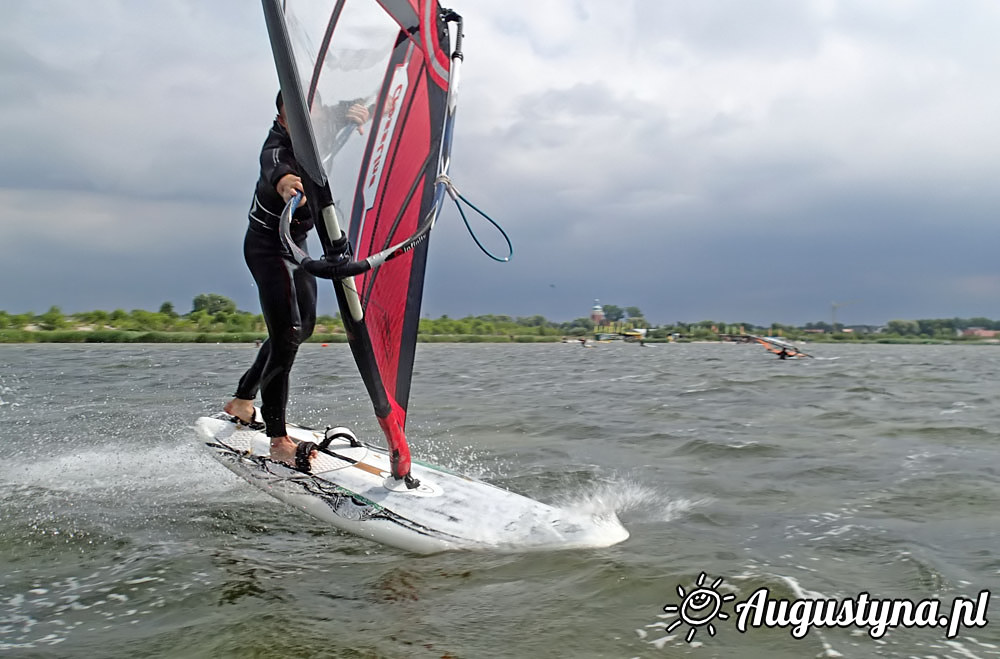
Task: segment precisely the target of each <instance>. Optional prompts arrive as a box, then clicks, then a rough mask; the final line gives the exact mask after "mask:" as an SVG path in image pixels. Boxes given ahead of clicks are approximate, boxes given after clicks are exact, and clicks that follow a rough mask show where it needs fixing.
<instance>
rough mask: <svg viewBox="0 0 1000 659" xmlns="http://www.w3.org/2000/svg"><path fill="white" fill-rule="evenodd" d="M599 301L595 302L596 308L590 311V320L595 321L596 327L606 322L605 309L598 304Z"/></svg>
mask: <svg viewBox="0 0 1000 659" xmlns="http://www.w3.org/2000/svg"><path fill="white" fill-rule="evenodd" d="M598 302H599V301H598V300H594V308H593V309H591V310H590V319H591V320H592V321H594V324H595V325H600V324H601V323H603V322H604V309H602V308H601V305H600V304H599V303H598Z"/></svg>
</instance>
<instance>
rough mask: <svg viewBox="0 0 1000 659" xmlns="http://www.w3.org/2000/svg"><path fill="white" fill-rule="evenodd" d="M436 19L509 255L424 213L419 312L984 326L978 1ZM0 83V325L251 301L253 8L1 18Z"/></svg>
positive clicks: (993, 277)
mask: <svg viewBox="0 0 1000 659" xmlns="http://www.w3.org/2000/svg"><path fill="white" fill-rule="evenodd" d="M456 9H458V10H459V11H461V12H462V13H463V14H464V15H465V18H466V43H465V50H466V63H465V68H464V71H463V81H462V93H461V98H460V110H459V116H458V125H457V129H458V133H457V138H456V145H455V154H454V159H453V178H454V179H455V181H456V183H457V184H458V186H459V188H460V189H461V190H462V191H463V192H464V193H465V194H466V195H467V196H468V197H469V198H470V199H472V200H473V201H474V202H475V203H476V204H477V205H478V206H480V207H482V208H483V209H485V210H486V211H487V212H489V213H490V215H491V216H493V217H494V218H495V219H497V220H498V221H500V222H501V223H502V224H503V226H504V227H505V228H506V229H507V230H508V232H509V233H510V234H511V237H512V239H513V240H514V243H515V256H514V260H513V261H512V262H511V263H509V264H503V265H500V264H495V263H493V262H492V261H490V260H489V259H487V258H486V257H484V256H482V255H480V254H479V252H478V250H477V248H476V247H475V245H474V244H473V243H472V241H471V240H470V239H469V238H468V236H467V235H465V228H464V227H463V226H462V223H461V220H460V219H459V218H458V216H457V213H455V211H454V210H452V209H446V211H445V215H444V217H442V219H441V221H440V224H439V226H438V228H436V229H435V235H434V236H433V237H432V240H431V260H430V265H429V268H428V281H427V285H426V289H425V290H426V295H425V305H424V311H425V313H427V314H430V315H432V316H436V315H440V314H442V313H447V314H449V315H452V316H462V315H466V314H478V313H503V314H509V315H534V314H542V315H545V316H547V317H549V318H554V319H571V318H576V317H580V316H583V315H586V313H587V311H588V310H589V307H590V305H591V304H592V301H593V299H594V298H600V299H601V300H603V301H605V302H607V303H613V304H618V305H621V306H631V305H635V306H639V307H640V308H641V309H643V310H644V311H645V312H646V314H647V315H648V316H649V318H650V319H652V320H653V321H654V322H672V321H675V320H691V321H693V320H701V319H715V320H720V321H722V320H727V321H729V320H731V321H737V320H740V321H746V322H754V323H769V322H771V321H777V322H788V323H800V322H806V321H810V320H824V319H828V318H829V313H830V304H831V302H832V301H853V303H852V304H850V305H848V306H845V307H843V309H842V312H841V313H840V314H839V315H838V318H839V319H841V320H844V321H847V322H868V323H875V322H880V321H884V320H888V319H890V318H925V317H947V316H979V315H985V316H993V317H997V316H1000V310H998V308H997V303H996V298H997V296H996V286H997V285H998V284H1000V273H998V269H997V266H996V265H995V261H996V259H995V257H993V255H992V254H990V246H991V245H995V244H997V238H998V237H1000V236H997V232H998V230H997V229H996V228H994V225H995V221H994V218H995V217H996V215H997V210H998V208H1000V204H998V201H1000V200H998V199H997V194H996V192H995V187H996V186H995V183H994V180H995V179H996V178H997V176H998V174H1000V172H998V159H997V157H996V153H997V152H998V150H1000V137H998V135H1000V134H998V133H996V131H993V130H992V129H991V125H992V123H993V121H994V119H993V118H994V117H995V116H997V114H998V110H1000V90H998V89H997V88H996V85H995V84H994V80H993V78H994V77H995V73H994V72H995V71H996V65H997V64H998V59H1000V45H998V44H997V43H996V39H995V34H996V33H997V28H998V27H1000V10H998V9H997V8H996V7H995V6H994V5H993V4H992V3H988V2H985V1H980V0H971V1H970V2H966V3H961V5H956V6H954V7H952V6H950V5H949V6H944V5H941V4H940V3H935V2H930V1H929V0H914V1H913V2H908V3H906V4H905V7H904V6H901V5H898V4H884V3H870V2H864V1H862V0H838V1H836V2H826V1H823V2H820V1H818V0H816V1H800V0H767V1H766V2H758V3H753V5H752V6H751V5H748V4H746V3H743V2H738V1H736V0H731V1H727V2H722V1H719V2H707V3H684V2H652V1H651V0H634V1H632V2H623V3H618V4H615V5H613V6H611V5H607V4H606V3H597V2H593V1H587V0H578V1H576V2H572V3H543V4H539V3H530V2H527V1H526V0H519V1H517V2H509V3H468V6H463V7H456ZM0 82H3V84H2V85H0V130H2V131H3V135H4V149H3V150H2V151H0V202H2V207H3V208H4V212H3V214H2V215H0V279H2V280H3V281H5V282H7V281H19V280H21V279H23V278H24V277H25V273H30V277H28V281H26V282H25V285H23V286H16V287H10V286H4V287H3V290H2V292H0V309H6V310H8V311H15V312H16V311H21V310H28V309H32V310H36V311H39V310H43V309H44V308H47V307H48V305H50V304H56V305H59V306H61V307H62V308H63V309H64V310H68V311H72V310H85V309H93V308H104V309H114V308H119V307H120V308H133V307H144V308H152V307H156V306H158V305H159V304H160V303H161V302H163V301H167V300H169V301H172V302H174V304H175V305H176V306H177V308H179V309H185V308H187V306H188V304H189V303H190V300H191V298H193V296H194V295H197V294H198V293H202V292H218V293H222V294H224V295H228V296H230V297H233V299H235V300H237V302H238V304H239V305H240V306H241V308H245V309H248V310H256V308H257V303H256V292H255V291H254V289H253V287H252V284H251V280H250V278H249V275H248V274H247V273H246V269H245V266H244V265H243V263H242V255H241V251H240V250H241V241H242V232H243V227H244V226H245V214H246V208H247V205H248V202H249V198H250V193H251V188H252V185H253V182H254V179H255V177H256V170H257V163H256V157H257V153H258V149H259V146H260V143H261V141H262V140H263V138H264V135H265V133H266V130H267V127H268V126H269V124H270V121H271V118H272V115H273V110H272V106H271V98H272V94H273V90H274V88H275V85H276V82H275V75H274V72H273V64H272V62H271V60H270V53H269V50H268V45H267V39H266V34H265V31H264V27H263V19H262V17H261V16H259V7H258V6H257V5H253V4H251V5H246V4H245V3H239V2H226V3H196V2H188V3H185V2H180V3H168V4H163V5H142V6H140V5H136V4H134V3H126V2H114V1H112V0H106V1H104V2H97V3H87V4H85V5H81V4H78V3H70V2H64V3H56V2H49V3H45V5H44V6H41V5H32V4H28V3H22V4H21V5H17V6H15V7H12V8H10V12H9V17H8V19H7V20H6V21H5V23H4V25H3V26H0ZM476 226H477V228H478V229H479V230H480V231H481V232H482V238H483V239H484V240H485V241H487V243H488V244H489V246H490V247H492V248H495V249H496V250H497V251H501V250H502V246H503V245H502V242H501V241H499V239H498V237H497V236H496V235H495V234H494V233H492V230H491V229H490V228H489V227H488V226H487V225H485V224H478V225H476ZM40 259H43V260H44V264H45V265H44V267H38V264H39V263H40ZM66 282H73V287H72V290H71V289H70V287H68V286H67V285H66ZM323 288H324V289H325V288H327V287H323ZM323 296H324V297H322V298H321V306H324V309H323V311H325V312H332V311H333V310H334V305H333V303H332V295H330V294H329V292H324V293H323Z"/></svg>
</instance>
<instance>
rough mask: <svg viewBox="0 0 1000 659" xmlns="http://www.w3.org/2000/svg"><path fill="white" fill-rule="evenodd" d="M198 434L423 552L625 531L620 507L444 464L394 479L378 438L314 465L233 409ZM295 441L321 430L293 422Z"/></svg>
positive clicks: (274, 492) (300, 499)
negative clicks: (288, 454)
mask: <svg viewBox="0 0 1000 659" xmlns="http://www.w3.org/2000/svg"><path fill="white" fill-rule="evenodd" d="M195 428H196V430H197V433H198V435H199V439H200V440H201V441H202V442H203V443H204V445H205V446H206V447H207V448H208V449H209V451H210V452H211V454H212V455H213V456H214V457H215V458H216V459H217V460H219V462H221V463H222V464H223V465H225V466H226V467H228V468H229V469H230V470H232V471H233V472H234V473H236V474H237V475H238V476H240V477H242V478H244V479H245V480H247V481H248V482H249V483H251V484H252V485H255V486H256V487H258V488H260V489H261V490H263V491H264V492H266V493H267V494H270V495H271V496H273V497H275V498H277V499H280V500H281V501H284V502H285V503H288V504H290V505H292V506H294V507H296V508H298V509H300V510H302V511H304V512H306V513H308V514H310V515H312V516H313V517H316V518H317V519H320V520H322V521H323V522H326V523H327V524H330V525H332V526H334V527H336V528H338V529H340V530H342V531H346V532H348V533H353V534H355V535H358V536H361V537H364V538H369V539H371V540H374V541H376V542H380V543H382V544H385V545H389V546H392V547H397V548H399V549H404V550H407V551H412V552H416V553H421V554H429V553H435V552H439V551H447V550H477V549H478V550H499V551H504V550H507V551H528V550H547V549H574V548H585V547H607V546H610V545H614V544H617V543H619V542H622V541H623V540H625V539H626V538H628V535H629V534H628V531H627V530H626V529H625V527H624V526H622V524H621V522H620V521H619V520H618V517H617V516H616V515H615V514H614V512H613V511H606V512H601V513H597V514H588V513H582V512H576V511H568V510H563V509H560V508H556V507H553V506H549V505H547V504H544V503H541V502H539V501H535V500H534V499H529V498H528V497H524V496H521V495H519V494H515V493H514V492H510V491H508V490H504V489H501V488H499V487H496V486H493V485H490V484H488V483H485V482H483V481H479V480H476V479H473V478H469V477H466V476H462V475H460V474H455V473H453V472H450V471H448V470H446V469H443V468H441V467H436V466H434V465H428V464H424V463H419V462H416V461H414V463H413V467H412V472H411V473H412V474H413V476H414V477H415V478H417V479H418V480H419V481H420V486H419V487H418V488H415V489H407V488H406V487H405V485H403V484H402V483H399V482H398V481H394V480H393V479H391V478H389V476H390V473H389V456H388V454H387V453H386V452H385V450H384V449H382V448H381V447H376V446H371V445H368V444H362V445H361V446H351V443H350V441H349V440H348V439H346V438H337V439H334V440H333V442H332V443H331V444H330V446H329V452H326V453H320V454H319V455H318V456H317V457H316V458H314V459H313V461H312V473H311V474H305V473H303V472H301V471H298V470H296V469H293V468H291V467H287V466H285V465H283V464H281V463H279V462H275V461H272V460H270V459H269V457H268V455H269V441H268V438H267V437H266V436H265V435H264V434H263V433H262V432H258V431H255V430H250V429H248V428H246V427H245V426H243V425H237V424H234V423H232V422H231V421H230V420H229V417H228V415H225V414H219V415H217V416H215V417H201V418H199V419H198V421H197V422H196V424H195ZM288 432H289V436H291V437H292V438H293V439H295V440H296V441H304V440H308V441H312V442H316V443H317V444H318V443H319V442H320V441H322V439H323V433H322V432H317V431H314V430H310V429H307V428H300V427H297V426H293V425H291V424H289V426H288Z"/></svg>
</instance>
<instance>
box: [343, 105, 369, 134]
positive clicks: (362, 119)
mask: <svg viewBox="0 0 1000 659" xmlns="http://www.w3.org/2000/svg"><path fill="white" fill-rule="evenodd" d="M346 114H347V119H348V120H349V121H353V122H354V123H356V124H357V125H358V135H364V134H365V129H364V128H363V124H366V123H368V119H369V118H370V115H369V113H368V108H367V107H365V106H364V105H361V104H360V103H355V104H354V105H352V106H351V107H349V108H347V113H346Z"/></svg>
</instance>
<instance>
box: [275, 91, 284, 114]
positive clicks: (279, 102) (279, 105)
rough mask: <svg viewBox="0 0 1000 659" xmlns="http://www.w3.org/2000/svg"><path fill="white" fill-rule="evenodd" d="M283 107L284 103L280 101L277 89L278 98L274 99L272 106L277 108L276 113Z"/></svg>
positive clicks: (279, 93)
mask: <svg viewBox="0 0 1000 659" xmlns="http://www.w3.org/2000/svg"><path fill="white" fill-rule="evenodd" d="M283 105H284V103H283V102H282V100H281V90H280V89H279V90H278V96H277V97H276V98H275V99H274V106H275V107H276V108H278V112H281V106H283Z"/></svg>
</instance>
